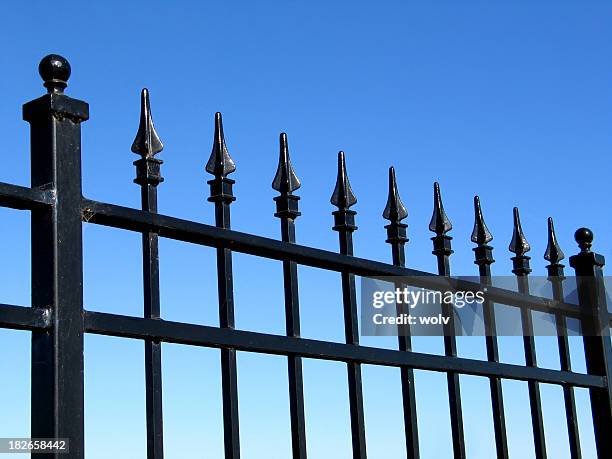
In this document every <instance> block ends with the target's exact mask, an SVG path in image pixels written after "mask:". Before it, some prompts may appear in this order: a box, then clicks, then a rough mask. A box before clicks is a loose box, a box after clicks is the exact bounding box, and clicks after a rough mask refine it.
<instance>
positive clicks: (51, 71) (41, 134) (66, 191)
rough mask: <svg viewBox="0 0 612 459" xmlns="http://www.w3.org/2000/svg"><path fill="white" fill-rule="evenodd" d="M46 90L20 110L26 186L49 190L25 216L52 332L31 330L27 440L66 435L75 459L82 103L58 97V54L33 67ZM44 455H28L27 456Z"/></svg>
mask: <svg viewBox="0 0 612 459" xmlns="http://www.w3.org/2000/svg"><path fill="white" fill-rule="evenodd" d="M39 72H40V75H41V77H42V78H43V80H44V81H45V83H44V85H45V87H46V88H47V90H48V93H47V94H45V95H44V96H42V97H40V98H38V99H36V100H33V101H31V102H28V103H27V104H25V105H24V106H23V119H24V120H25V121H27V122H28V123H30V127H31V182H32V188H37V187H38V188H46V189H50V190H52V191H53V194H54V203H53V205H52V206H50V207H49V208H46V209H35V210H33V211H32V223H31V225H32V306H33V307H40V308H47V309H48V310H49V313H50V315H51V324H52V327H51V329H50V330H48V331H34V332H32V403H31V410H32V413H31V437H32V438H68V439H69V451H70V452H69V454H58V455H56V456H55V455H54V456H53V457H57V458H61V459H68V458H70V459H82V458H83V457H84V451H83V450H84V439H83V431H84V428H83V259H82V220H81V201H82V196H81V124H80V123H81V122H82V121H85V120H87V119H88V117H89V106H88V105H87V103H85V102H83V101H80V100H76V99H72V98H70V97H68V96H66V95H64V94H63V90H64V88H65V87H66V81H67V80H68V78H69V76H70V64H69V63H68V61H66V59H64V58H63V57H61V56H57V55H49V56H47V57H45V58H43V60H42V61H41V62H40V65H39ZM42 457H44V458H48V457H49V455H48V454H32V458H33V459H37V458H42Z"/></svg>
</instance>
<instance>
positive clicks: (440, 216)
mask: <svg viewBox="0 0 612 459" xmlns="http://www.w3.org/2000/svg"><path fill="white" fill-rule="evenodd" d="M452 229H453V225H452V223H451V222H450V220H449V219H448V217H447V216H446V212H445V211H444V206H443V205H442V196H441V194H440V185H439V184H438V182H434V210H433V215H432V216H431V221H430V222H429V230H430V231H432V232H434V233H436V234H437V235H438V236H440V235H442V234H446V233H448V232H449V231H450V230H452Z"/></svg>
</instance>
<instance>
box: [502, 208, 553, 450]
mask: <svg viewBox="0 0 612 459" xmlns="http://www.w3.org/2000/svg"><path fill="white" fill-rule="evenodd" d="M513 217H514V227H513V232H512V240H511V241H510V246H509V247H508V250H510V252H512V253H514V254H515V256H514V257H512V272H513V273H514V274H515V275H516V280H517V283H518V291H519V292H520V293H525V294H529V278H528V276H529V273H530V272H531V268H530V267H529V260H530V259H531V257H529V256H527V255H525V254H526V253H527V252H529V251H530V250H531V247H530V246H529V243H528V242H527V239H526V238H525V235H524V234H523V228H522V227H521V220H520V216H519V211H518V208H517V207H515V208H514V209H513ZM520 309H521V324H522V327H523V348H524V351H525V363H526V365H527V366H528V367H537V366H538V361H537V356H536V347H535V337H534V336H533V317H532V315H531V310H530V309H528V308H525V307H523V308H520ZM527 390H528V392H529V409H530V412H531V428H532V429H533V442H534V446H535V453H536V458H538V459H546V439H545V436H544V420H543V419H542V401H541V397H540V386H539V384H538V382H537V381H528V382H527Z"/></svg>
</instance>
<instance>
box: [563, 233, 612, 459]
mask: <svg viewBox="0 0 612 459" xmlns="http://www.w3.org/2000/svg"><path fill="white" fill-rule="evenodd" d="M575 239H576V242H577V243H578V246H579V247H580V253H579V254H578V255H574V256H573V257H570V260H569V261H570V266H571V267H572V268H574V269H575V271H576V282H577V286H578V298H579V301H580V308H581V309H582V311H583V312H584V319H583V320H582V326H583V329H582V332H583V333H582V334H583V336H584V352H585V356H586V365H587V371H588V373H589V374H594V375H599V376H603V377H604V378H606V380H607V384H606V387H603V388H590V389H589V394H590V398H591V411H592V414H593V427H594V429H595V442H596V445H597V457H598V458H600V459H604V458H610V457H612V389H611V387H612V386H610V379H611V378H612V344H611V343H610V319H609V315H608V307H607V304H606V293H605V287H604V283H603V271H602V268H603V266H604V263H605V260H604V257H603V256H601V255H599V254H597V253H594V252H591V243H592V241H593V233H592V232H591V230H589V229H587V228H580V229H579V230H577V231H576V234H575Z"/></svg>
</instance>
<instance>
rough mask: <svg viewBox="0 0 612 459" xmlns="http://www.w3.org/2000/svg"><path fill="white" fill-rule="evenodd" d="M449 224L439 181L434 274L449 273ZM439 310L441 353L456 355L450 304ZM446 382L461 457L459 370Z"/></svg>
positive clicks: (434, 223) (457, 456)
mask: <svg viewBox="0 0 612 459" xmlns="http://www.w3.org/2000/svg"><path fill="white" fill-rule="evenodd" d="M452 228H453V225H452V224H451V222H450V220H449V219H448V217H447V215H446V212H445V211H444V206H443V205H442V196H441V195H440V185H439V184H438V182H436V183H434V211H433V215H432V216H431V221H430V223H429V230H430V231H432V232H433V233H435V234H436V235H435V236H434V237H432V238H431V240H432V241H433V251H432V253H433V254H434V255H435V256H436V259H437V262H438V274H439V275H441V276H450V275H451V274H450V256H451V255H452V253H453V250H452V248H451V240H452V239H453V238H452V237H450V236H448V235H447V234H446V233H448V232H449V231H450V230H451V229H452ZM442 314H443V315H444V316H445V317H448V318H449V321H448V323H447V324H446V325H444V355H446V356H447V357H456V356H457V340H456V338H455V314H454V311H453V305H452V304H448V303H446V302H442ZM446 382H447V385H448V403H449V409H450V419H451V432H452V436H453V457H454V458H455V459H465V438H464V435H463V410H462V408H461V385H460V383H459V374H457V373H455V372H447V373H446Z"/></svg>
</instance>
